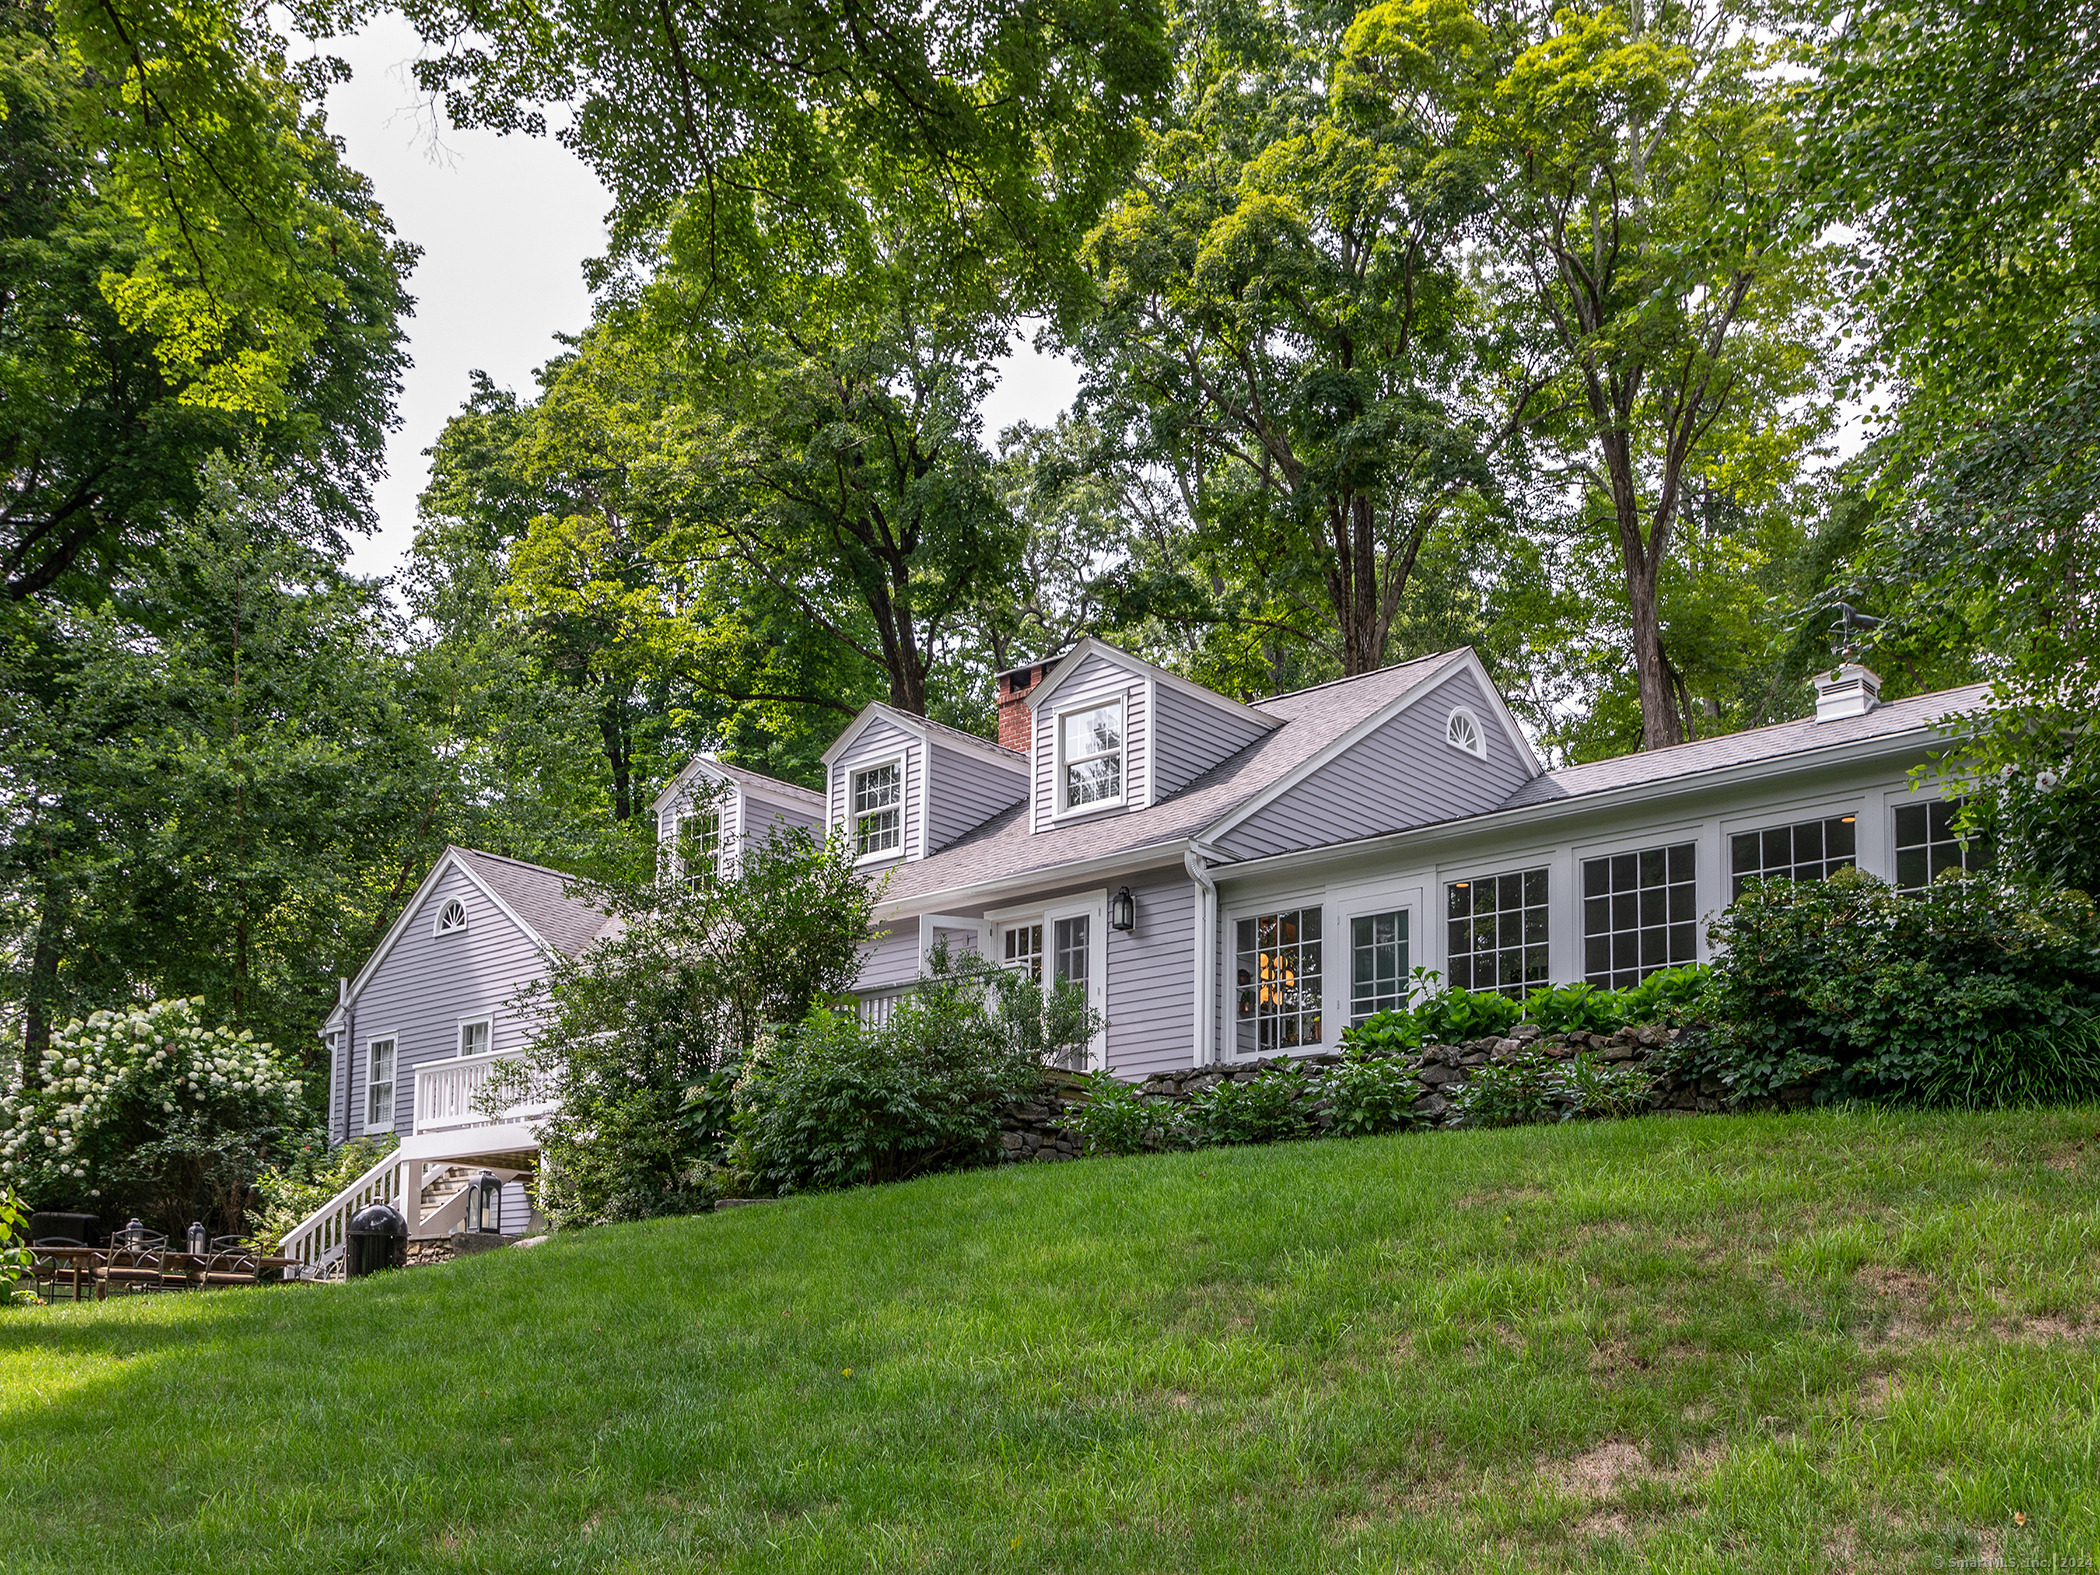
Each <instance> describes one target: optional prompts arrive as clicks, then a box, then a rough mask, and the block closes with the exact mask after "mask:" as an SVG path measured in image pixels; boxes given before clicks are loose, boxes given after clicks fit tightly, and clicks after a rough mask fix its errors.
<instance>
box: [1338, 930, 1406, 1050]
mask: <svg viewBox="0 0 2100 1575" xmlns="http://www.w3.org/2000/svg"><path fill="white" fill-rule="evenodd" d="M1406 1005H1407V910H1406V909H1404V908H1403V909H1401V910H1399V911H1398V912H1396V913H1366V914H1361V915H1359V916H1358V917H1356V918H1354V919H1351V920H1350V921H1349V1017H1350V1020H1351V1021H1352V1022H1359V1023H1360V1022H1362V1021H1363V1020H1364V1019H1365V1018H1366V1017H1369V1016H1371V1015H1372V1014H1373V1013H1376V1012H1396V1011H1399V1010H1400V1009H1401V1008H1402V1007H1404V1006H1406Z"/></svg>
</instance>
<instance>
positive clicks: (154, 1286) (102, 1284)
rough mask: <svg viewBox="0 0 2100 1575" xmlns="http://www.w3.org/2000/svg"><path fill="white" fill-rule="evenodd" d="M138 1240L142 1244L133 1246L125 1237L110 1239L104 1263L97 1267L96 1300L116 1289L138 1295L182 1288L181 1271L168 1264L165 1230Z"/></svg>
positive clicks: (182, 1278)
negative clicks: (127, 1243)
mask: <svg viewBox="0 0 2100 1575" xmlns="http://www.w3.org/2000/svg"><path fill="white" fill-rule="evenodd" d="M139 1241H140V1245H139V1246H136V1247H132V1246H128V1245H125V1244H124V1238H123V1237H122V1236H116V1237H113V1238H111V1241H110V1246H109V1250H108V1251H107V1252H105V1253H104V1254H103V1256H102V1266H101V1267H100V1268H98V1269H97V1270H95V1299H96V1300H97V1301H100V1300H101V1299H102V1298H103V1297H105V1296H107V1295H108V1294H109V1293H110V1292H111V1291H113V1290H117V1291H123V1292H124V1293H126V1294H127V1295H138V1294H142V1293H144V1292H147V1291H159V1290H167V1289H170V1288H179V1287H180V1286H181V1285H183V1284H184V1283H185V1281H184V1277H183V1275H182V1274H181V1272H180V1271H171V1270H170V1269H169V1267H168V1238H167V1234H166V1232H156V1233H154V1234H151V1235H145V1236H141V1237H140V1238H139Z"/></svg>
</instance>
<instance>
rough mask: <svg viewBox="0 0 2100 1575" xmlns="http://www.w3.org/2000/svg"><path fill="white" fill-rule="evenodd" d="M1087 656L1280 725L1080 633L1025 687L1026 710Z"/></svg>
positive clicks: (1266, 725) (1269, 725)
mask: <svg viewBox="0 0 2100 1575" xmlns="http://www.w3.org/2000/svg"><path fill="white" fill-rule="evenodd" d="M1089 656H1098V657H1101V658H1102V659H1103V660H1105V661H1107V662H1110V663H1112V664H1113V665H1115V666H1117V667H1120V668H1122V669H1123V671H1125V672H1126V673H1128V674H1130V676H1131V677H1133V678H1142V679H1145V680H1146V681H1147V682H1149V683H1154V684H1164V685H1165V686H1166V687H1167V688H1169V689H1172V690H1173V691H1175V692H1176V693H1177V694H1181V695H1185V696H1187V697H1188V698H1189V699H1191V700H1195V701H1199V702H1201V703H1202V704H1204V705H1207V706H1211V707H1213V708H1215V709H1217V710H1220V711H1225V712H1229V713H1231V714H1232V715H1234V716H1237V717H1242V718H1244V719H1245V720H1247V721H1249V722H1252V723H1253V724H1254V725H1255V726H1256V727H1258V728H1261V729H1262V730H1263V731H1264V732H1274V731H1275V730H1276V729H1277V728H1279V727H1281V726H1283V719H1282V718H1281V717H1274V716H1270V715H1269V714H1268V713H1266V712H1264V711H1257V710H1256V709H1255V708H1254V707H1253V706H1251V705H1247V704H1246V703H1244V702H1243V701H1239V700H1235V699H1233V698H1232V696H1230V695H1221V694H1219V693H1218V692H1217V690H1215V689H1206V688H1204V687H1203V686H1202V685H1201V684H1199V683H1193V682H1191V681H1190V680H1188V679H1186V678H1183V677H1182V676H1181V675H1180V674H1179V673H1170V672H1168V671H1167V670H1166V669H1165V668H1164V667H1158V666H1155V665H1153V664H1152V663H1151V662H1148V661H1146V660H1145V659H1144V658H1143V657H1142V656H1132V655H1131V654H1130V653H1129V652H1128V651H1123V650H1118V649H1117V648H1116V647H1115V646H1113V645H1108V644H1106V643H1104V642H1102V641H1100V640H1097V639H1095V638H1094V637H1093V636H1092V635H1085V636H1083V637H1082V638H1081V639H1080V642H1079V643H1078V644H1077V645H1075V646H1073V647H1072V649H1071V650H1069V651H1067V652H1066V653H1065V656H1064V660H1062V661H1060V662H1059V663H1058V664H1057V666H1056V667H1054V668H1052V669H1051V672H1050V676H1049V677H1047V678H1045V679H1044V680H1043V681H1042V682H1041V683H1039V684H1037V685H1036V686H1035V687H1034V688H1033V689H1031V690H1029V692H1028V708H1029V710H1031V711H1034V710H1037V709H1039V708H1040V707H1041V705H1042V703H1043V702H1044V701H1045V700H1047V699H1049V697H1050V696H1051V694H1052V693H1054V692H1055V691H1056V689H1057V687H1058V685H1060V684H1062V683H1063V682H1064V681H1065V680H1066V679H1067V678H1069V677H1071V676H1072V674H1074V673H1076V672H1078V671H1079V668H1080V665H1081V664H1082V663H1083V662H1085V660H1086V659H1087V658H1088V657H1089Z"/></svg>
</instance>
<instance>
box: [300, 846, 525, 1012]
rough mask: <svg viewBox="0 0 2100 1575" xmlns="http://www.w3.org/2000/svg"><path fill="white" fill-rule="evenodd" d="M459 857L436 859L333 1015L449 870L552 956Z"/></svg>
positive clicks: (449, 850)
mask: <svg viewBox="0 0 2100 1575" xmlns="http://www.w3.org/2000/svg"><path fill="white" fill-rule="evenodd" d="M459 854H460V850H459V849H458V848H456V847H451V846H447V847H446V849H445V851H444V853H443V854H442V855H440V856H439V858H438V861H437V863H435V864H433V865H432V866H431V867H430V873H429V874H428V875H425V876H424V877H423V879H422V882H421V883H420V884H419V885H418V886H417V887H416V889H415V892H414V894H413V895H412V896H410V898H409V899H408V901H407V902H405V903H403V904H402V905H401V911H400V913H398V914H396V915H395V917H394V922H393V923H392V924H391V925H390V926H388V928H387V932H386V934H385V935H383V936H381V937H380V940H379V944H378V945H377V946H375V947H373V948H372V955H371V956H370V957H368V958H366V959H365V965H364V967H362V968H360V969H358V971H357V977H356V978H354V979H352V980H351V981H350V988H349V989H348V990H346V991H344V992H343V998H342V1000H341V1001H340V1002H338V1003H337V1005H336V1008H335V1010H336V1011H341V1010H343V1008H345V1007H348V1006H351V1005H354V1004H355V1003H356V1001H357V998H358V996H359V995H361V994H363V993H364V988H365V986H366V985H367V984H369V983H371V980H372V975H373V974H375V973H377V972H378V971H379V965H380V964H381V963H383V962H385V961H386V960H387V957H388V955H389V954H390V953H391V952H392V951H393V949H394V947H395V946H396V945H397V944H399V942H400V940H401V937H402V936H403V935H405V934H407V933H408V921H409V918H410V916H411V915H413V914H414V913H416V912H417V910H419V909H420V908H421V907H422V906H423V899H424V898H425V897H427V896H429V895H430V891H431V888H432V887H434V886H436V885H437V883H438V879H439V877H440V876H442V875H443V874H444V873H445V871H446V870H448V869H456V870H458V871H459V872H460V873H461V874H462V875H464V876H466V877H467V879H468V880H470V881H472V882H473V883H474V889H475V890H476V891H478V892H480V893H481V894H482V895H483V896H484V897H486V898H488V900H489V901H490V902H492V903H494V904H495V905H496V911H497V912H498V913H500V914H502V915H503V916H504V917H505V918H506V919H508V920H510V922H511V923H512V924H514V925H516V926H517V929H518V933H519V934H520V935H522V936H524V937H525V938H526V939H527V940H528V941H530V942H532V944H533V945H534V946H535V947H537V948H538V949H539V951H540V952H542V953H543V954H545V955H547V956H549V957H551V956H552V955H553V954H554V947H553V946H552V945H551V944H550V943H549V942H548V940H547V938H546V937H545V936H544V935H542V934H540V932H539V931H538V930H535V929H534V928H533V927H532V926H531V925H529V924H527V923H526V922H525V921H524V920H523V919H521V918H519V917H518V915H517V912H516V910H515V909H513V908H512V907H511V905H510V904H509V903H507V902H505V901H504V900H503V899H502V898H501V897H499V896H497V895H496V893H495V891H494V890H493V889H491V887H490V886H489V883H488V882H487V881H485V880H483V879H482V878H481V876H480V875H479V874H478V873H476V871H475V869H474V866H473V865H471V864H469V863H468V862H467V861H466V860H465V859H463V858H461V857H460V856H459ZM330 1016H331V1018H333V1016H334V1013H331V1014H330Z"/></svg>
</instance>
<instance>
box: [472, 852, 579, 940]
mask: <svg viewBox="0 0 2100 1575" xmlns="http://www.w3.org/2000/svg"><path fill="white" fill-rule="evenodd" d="M452 852H454V853H455V854H457V855H458V856H459V859H460V862H461V863H463V864H465V865H466V866H467V867H468V868H469V869H471V870H472V871H473V872H474V873H475V874H476V875H478V876H480V877H481V879H482V880H484V881H486V882H487V883H488V887H489V890H491V891H493V892H494V893H495V894H496V895H497V896H499V897H501V898H502V899H503V901H504V904H505V905H506V906H507V907H509V909H510V911H511V912H513V913H515V914H516V915H517V916H518V917H519V918H520V919H521V920H523V921H524V923H525V924H526V926H527V927H528V928H530V929H531V930H532V932H533V933H534V934H535V935H537V936H538V937H539V938H540V939H541V940H543V941H545V942H546V943H547V944H548V945H549V946H554V947H558V948H560V949H561V950H562V951H564V952H567V953H568V954H569V955H570V956H571V957H574V956H576V955H577V954H578V953H580V952H581V951H582V950H583V949H584V947H586V946H588V945H589V944H590V943H591V942H592V941H593V940H595V939H596V938H597V936H598V933H599V931H601V930H603V929H604V928H605V926H606V924H607V922H608V920H609V918H610V915H608V914H607V913H606V912H605V911H604V910H602V909H599V908H594V907H592V906H591V905H590V904H589V903H587V902H585V901H584V900H583V899H582V898H581V897H572V896H570V895H569V891H568V888H569V887H571V886H573V885H575V884H576V877H575V876H573V875H564V874H562V872H561V871H560V870H550V869H547V868H546V867H545V866H543V865H539V864H527V863H526V862H525V861H524V860H522V859H507V858H505V857H503V855H502V854H500V853H483V852H482V851H481V850H480V849H479V848H462V847H458V846H455V847H453V849H452Z"/></svg>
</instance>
